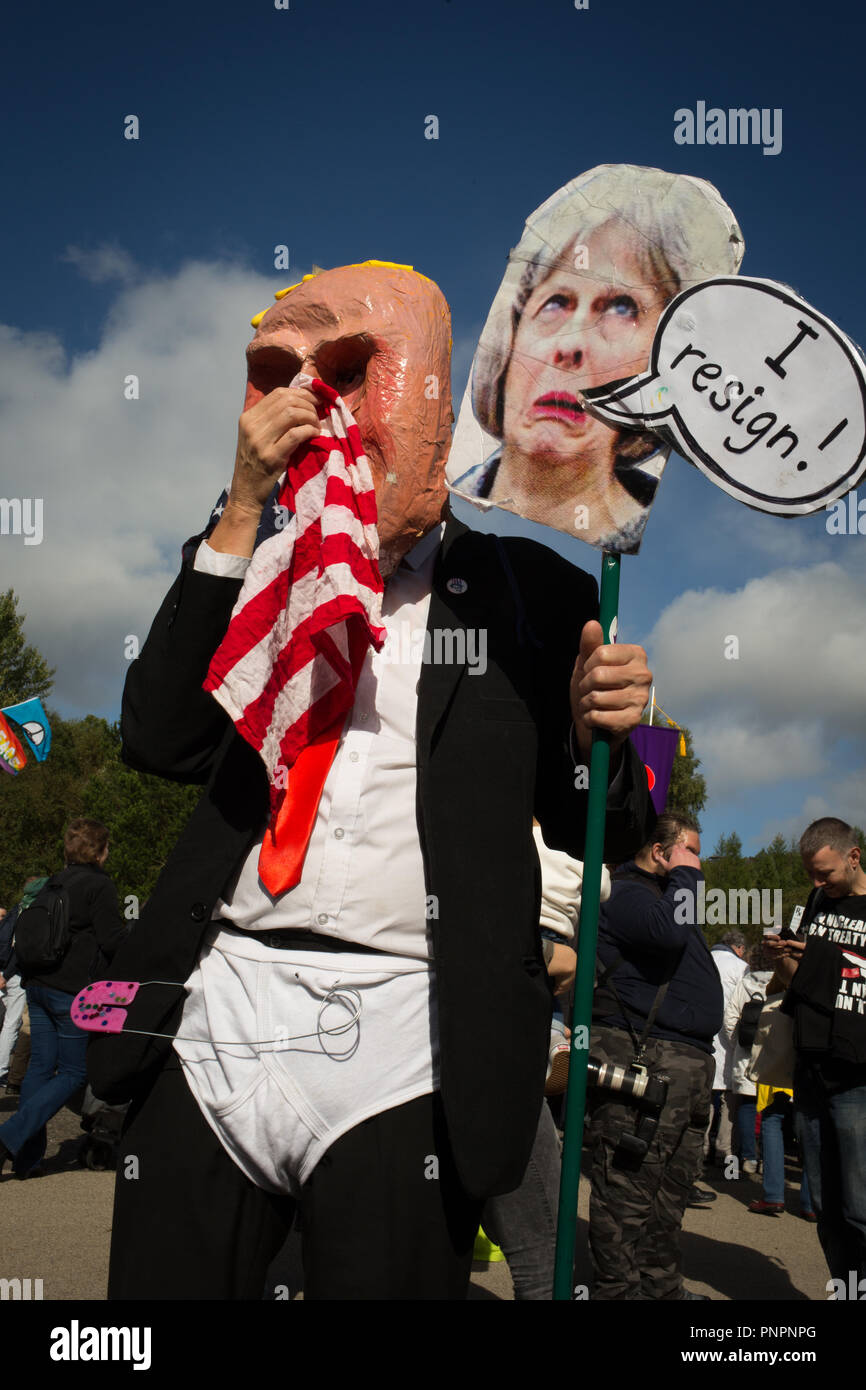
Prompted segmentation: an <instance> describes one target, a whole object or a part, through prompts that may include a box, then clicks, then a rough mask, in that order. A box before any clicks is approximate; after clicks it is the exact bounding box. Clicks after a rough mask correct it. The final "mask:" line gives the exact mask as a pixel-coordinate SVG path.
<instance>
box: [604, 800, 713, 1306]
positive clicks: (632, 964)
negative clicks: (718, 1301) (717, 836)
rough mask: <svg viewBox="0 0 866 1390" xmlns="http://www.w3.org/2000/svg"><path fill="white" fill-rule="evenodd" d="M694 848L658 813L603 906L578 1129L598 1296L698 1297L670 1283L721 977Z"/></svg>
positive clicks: (691, 829) (695, 840)
mask: <svg viewBox="0 0 866 1390" xmlns="http://www.w3.org/2000/svg"><path fill="white" fill-rule="evenodd" d="M700 849H701V844H700V839H699V836H698V827H697V824H696V822H695V821H694V820H692V818H691V817H690V816H687V815H684V814H678V813H676V812H666V813H665V814H664V815H662V816H660V817H659V820H658V822H657V824H656V827H655V831H654V835H653V839H652V840H651V841H650V842H649V843H648V844H646V845H645V846H644V847H643V849H642V850H641V851H640V853H639V854H638V855H637V856H636V857H635V859H634V860H632V861H631V862H629V863H627V864H623V865H620V867H619V868H618V869H617V870H616V871H615V873H614V874H613V875H612V891H611V896H610V899H609V900H608V902H607V903H605V904H604V905H603V907H602V913H601V921H600V923H599V938H598V958H599V975H598V981H597V987H596V995H595V1000H594V1005H593V1026H592V1034H591V1038H590V1060H591V1063H598V1064H599V1065H600V1066H601V1067H602V1070H601V1073H600V1075H598V1083H599V1084H596V1085H594V1086H593V1088H592V1090H591V1092H590V1096H591V1099H590V1116H591V1123H590V1129H589V1144H590V1147H591V1152H592V1196H591V1202H590V1249H591V1252H592V1260H593V1268H594V1273H595V1283H594V1288H593V1297H594V1298H597V1299H647V1298H649V1299H684V1298H699V1297H702V1295H699V1294H692V1293H688V1292H687V1291H686V1290H685V1289H684V1288H683V1282H682V1276H681V1273H680V1262H681V1254H680V1233H681V1227H682V1220H683V1212H684V1210H685V1207H686V1203H687V1201H688V1198H689V1192H690V1189H691V1187H692V1183H693V1182H694V1180H695V1177H696V1176H697V1174H698V1171H699V1169H700V1166H701V1159H702V1151H703V1137H704V1132H705V1130H706V1128H707V1121H708V1117H709V1109H710V1092H711V1086H712V1081H713V1074H714V1061H713V1038H714V1036H715V1034H716V1033H717V1032H718V1030H719V1027H720V1025H721V1021H722V987H721V983H720V981H719V976H718V972H717V971H716V968H715V966H714V964H713V960H712V957H711V955H710V951H709V948H708V947H707V943H706V941H705V940H704V937H703V934H702V932H701V930H700V927H699V926H697V925H696V924H695V921H696V916H697V913H696V897H697V888H698V884H699V883H700V881H701V878H702V874H701V863H700V859H699V858H698V856H699V854H700ZM605 1063H608V1064H614V1066H615V1068H616V1070H615V1071H614V1070H613V1069H612V1068H611V1067H608V1068H606V1069H604V1068H603V1064H605ZM593 1074H594V1069H593V1068H591V1075H593Z"/></svg>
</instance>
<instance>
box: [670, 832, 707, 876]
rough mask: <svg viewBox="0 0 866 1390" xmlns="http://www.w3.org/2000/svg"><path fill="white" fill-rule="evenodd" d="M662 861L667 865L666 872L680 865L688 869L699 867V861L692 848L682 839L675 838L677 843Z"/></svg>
mask: <svg viewBox="0 0 866 1390" xmlns="http://www.w3.org/2000/svg"><path fill="white" fill-rule="evenodd" d="M664 862H665V863H666V864H667V866H668V872H670V870H671V869H676V868H678V867H679V866H680V865H685V866H686V867H687V868H689V869H699V868H700V867H701V861H700V859H699V858H698V856H697V855H696V854H695V852H694V850H691V849H688V848H687V847H686V846H685V845H684V844H683V842H682V840H677V843H676V844H675V845H674V847H673V849H672V850H671V852H670V854H669V855H668V857H667V859H666V860H665V861H664Z"/></svg>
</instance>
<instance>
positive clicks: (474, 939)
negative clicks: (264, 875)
mask: <svg viewBox="0 0 866 1390" xmlns="http://www.w3.org/2000/svg"><path fill="white" fill-rule="evenodd" d="M449 580H451V581H453V580H462V581H463V582H462V583H461V584H454V583H452V584H451V586H450V588H449ZM239 589H240V581H239V580H231V579H224V578H220V577H216V576H212V575H207V574H201V573H197V572H196V571H195V570H193V569H192V568H191V567H189V566H186V567H185V568H184V569H183V570H182V572H181V574H180V576H179V578H178V580H177V581H176V583H175V585H174V587H173V588H172V590H171V592H170V593H169V595H168V597H167V599H166V601H165V603H164V604H163V606H162V608H161V610H160V612H159V614H158V615H157V618H156V620H155V622H154V625H153V629H152V631H151V633H150V636H149V637H148V640H147V643H146V644H145V646H144V648H143V649H142V653H141V656H140V657H139V659H138V661H136V662H135V663H134V664H133V666H132V667H131V669H130V672H129V676H128V679H127V684H126V690H125V694H124V705H123V723H122V727H123V738H124V756H125V758H126V760H127V762H128V763H129V764H130V765H131V766H133V767H135V768H138V769H139V770H141V771H147V772H156V773H160V774H162V775H163V776H167V777H171V778H175V779H178V780H181V781H193V782H195V781H207V790H206V792H205V794H204V796H203V797H202V800H201V802H200V803H199V806H198V807H197V809H196V811H195V812H194V814H193V816H192V818H191V820H190V822H189V824H188V825H187V827H186V829H185V831H184V833H183V835H182V836H181V839H180V841H179V843H178V845H177V847H176V849H175V851H174V853H173V854H172V856H171V858H170V859H169V861H168V863H167V864H166V866H165V869H164V870H163V873H162V874H161V876H160V879H159V881H158V883H157V885H156V888H155V890H154V893H153V895H152V897H151V898H150V899H149V901H148V903H147V905H146V907H145V909H144V911H143V913H142V917H141V920H140V922H139V924H138V926H137V927H136V928H135V930H134V931H133V933H132V934H131V936H130V939H129V940H128V942H127V943H126V945H125V946H124V947H123V948H122V949H121V951H120V952H119V953H118V955H117V957H116V959H115V962H114V966H113V969H114V972H115V976H116V978H119V979H125V978H128V979H130V980H132V979H138V980H149V979H155V980H169V981H171V980H177V981H184V980H186V979H187V978H188V976H189V975H190V974H191V972H192V970H193V968H194V965H195V962H196V959H197V957H198V953H199V946H200V942H201V938H202V935H203V933H204V931H205V929H206V927H207V924H208V922H209V920H210V916H211V911H212V909H213V905H214V903H215V902H216V900H217V899H218V898H219V897H220V896H221V895H222V890H223V889H224V888H225V887H226V885H227V883H228V882H229V880H231V878H232V876H233V875H234V874H236V873H237V871H238V869H239V867H240V864H241V862H242V860H243V857H244V856H245V855H246V853H247V852H248V851H249V849H250V846H251V844H252V843H253V842H254V840H255V838H256V836H257V835H258V834H259V833H260V832H261V829H262V826H263V824H264V821H265V819H266V816H267V810H268V796H267V784H266V777H265V773H264V768H263V764H262V763H261V760H260V758H259V756H258V754H256V753H255V752H254V751H253V750H252V749H251V748H250V747H249V745H248V744H246V743H245V742H244V741H243V740H242V739H241V738H240V737H239V736H237V735H236V733H235V731H234V729H233V728H232V726H231V725H230V724H229V722H228V720H227V717H226V715H225V713H224V712H223V710H222V709H221V708H220V707H219V706H218V705H217V703H216V701H215V700H214V699H213V698H212V697H211V696H210V695H206V694H205V693H204V692H203V691H202V689H201V684H202V681H203V680H204V677H205V674H206V672H207V668H208V665H209V662H210V658H211V656H212V655H213V652H214V650H215V648H216V647H217V645H218V643H219V641H220V640H221V638H222V636H223V634H224V632H225V628H226V625H227V622H228V618H229V615H230V612H231V609H232V606H233V604H234V601H235V599H236V597H237V594H238V592H239ZM454 589H456V590H458V591H459V592H452V590H454ZM595 616H597V591H596V586H595V583H594V581H593V580H592V579H591V578H590V577H589V576H588V575H586V574H584V573H583V572H582V571H580V570H577V569H575V568H573V567H572V566H571V565H569V564H568V563H567V562H566V561H564V560H562V559H561V558H560V557H559V556H557V555H556V554H555V553H554V552H553V551H551V550H548V549H547V548H546V547H544V546H541V545H538V544H537V543H536V542H534V541H527V540H520V539H499V538H496V537H493V536H487V535H482V534H480V533H478V532H474V531H469V530H468V529H467V528H466V527H465V526H463V525H462V524H461V523H459V522H456V521H453V520H451V521H449V522H448V524H447V527H446V530H445V535H444V539H443V544H442V546H441V548H440V551H439V554H438V556H437V561H436V566H435V572H434V579H433V591H432V595H431V602H430V614H429V620H428V628H429V630H430V631H431V632H435V630H436V629H450V630H452V631H455V630H457V631H459V630H460V629H471V628H475V629H479V628H481V629H484V630H485V631H486V634H487V669H486V671H484V673H483V674H472V673H471V669H470V668H469V667H467V666H466V665H465V664H464V665H457V664H438V665H437V664H427V665H424V666H423V668H422V675H421V679H420V684H419V696H418V723H417V757H418V780H417V797H416V814H417V820H418V827H419V834H420V838H421V846H422V850H423V856H424V864H425V873H426V880H427V892H428V894H430V895H435V897H436V899H437V900H438V912H439V915H438V918H434V919H432V920H431V921H430V923H429V925H430V927H431V928H432V937H433V949H434V959H435V970H436V999H437V1008H438V1026H439V1045H440V1065H441V1088H442V1098H443V1103H444V1107H445V1113H446V1117H447V1122H448V1126H449V1134H450V1139H451V1143H452V1146H453V1149H454V1153H455V1156H456V1160H457V1163H458V1166H459V1170H460V1173H461V1177H462V1179H463V1182H464V1183H465V1185H466V1187H467V1189H468V1190H469V1191H470V1192H471V1193H473V1194H476V1195H478V1196H486V1195H489V1194H493V1193H497V1192H506V1191H509V1190H510V1189H512V1188H514V1187H516V1186H517V1185H518V1184H519V1183H520V1181H521V1179H522V1176H523V1171H524V1169H525V1166H526V1162H527V1159H528V1156H529V1151H530V1148H531V1145H532V1141H533V1138H534V1134H535V1128H536V1124H537V1119H538V1112H539V1108H540V1104H541V1099H542V1091H543V1084H544V1075H545V1066H546V1057H547V1052H548V1046H549V1024H550V1013H551V997H550V988H549V984H548V979H547V974H546V971H545V968H544V961H543V957H542V952H541V943H540V936H539V930H538V920H539V905H540V873H539V866H538V858H537V855H536V852H535V847H534V843H533V839H532V833H531V831H532V817H533V813H534V814H535V815H536V816H537V818H538V820H539V821H540V823H541V826H542V830H543V833H544V838H545V840H546V841H547V843H548V844H549V845H550V846H551V847H552V848H556V849H563V850H567V851H568V852H570V853H571V854H573V855H575V856H576V857H578V858H582V857H583V839H584V828H585V815H586V800H587V794H586V792H585V791H579V790H575V786H574V781H575V777H574V768H573V764H572V760H571V757H570V756H569V752H568V732H569V729H570V726H571V715H570V710H569V701H568V687H569V679H570V676H571V671H572V668H573V665H574V661H575V657H576V654H577V650H578V646H579V641H580V633H581V629H582V627H583V625H584V623H585V622H587V621H588V620H589V619H590V618H593V617H595ZM434 650H435V646H434ZM621 781H622V794H621V795H620V797H619V798H618V800H617V803H616V804H615V805H612V804H610V798H609V807H608V818H607V835H606V844H605V851H606V856H607V857H608V858H612V859H616V860H620V859H624V858H627V857H629V856H630V855H631V854H633V853H634V852H635V851H636V849H637V848H638V847H639V846H640V845H641V844H643V843H644V842H645V841H646V839H647V838H648V834H649V831H650V829H651V826H652V823H653V820H654V817H653V813H652V809H651V805H650V802H649V796H648V792H647V786H646V777H645V774H644V771H643V767H642V764H641V763H640V760H639V759H638V758H637V755H636V754H635V753H634V751H633V749H632V748H631V745H630V744H628V745H626V751H625V754H624V758H623V776H622V779H621ZM407 810H408V808H407ZM383 892H387V879H385V880H384V881H383ZM181 1003H182V997H180V999H179V991H178V990H176V989H175V990H172V989H171V988H169V987H165V986H161V985H154V986H152V987H150V988H148V989H146V990H142V991H140V992H139V995H138V997H137V998H136V1000H135V1001H134V1003H133V1005H132V1007H131V1008H130V1011H129V1019H128V1026H129V1027H132V1028H144V1029H148V1028H149V1029H153V1030H154V1031H156V1032H163V1031H164V1032H171V1031H172V1030H173V1029H176V1027H177V1021H178V1018H179V1012H180V1004H181ZM395 1042H396V1043H398V1042H399V1040H395ZM168 1046H169V1044H168V1043H166V1042H163V1041H159V1040H156V1039H149V1038H137V1037H134V1036H131V1035H128V1034H127V1035H120V1036H117V1037H113V1038H99V1039H96V1040H95V1042H94V1044H93V1045H92V1047H91V1059H90V1064H91V1080H92V1084H93V1087H94V1090H95V1092H96V1093H97V1095H100V1096H102V1097H104V1098H105V1099H114V1100H121V1099H128V1098H129V1096H130V1095H131V1094H133V1092H134V1090H135V1089H137V1088H140V1087H142V1086H146V1085H147V1084H148V1079H149V1078H152V1076H153V1075H154V1074H155V1072H156V1070H158V1068H159V1067H160V1066H161V1064H162V1061H163V1060H164V1056H165V1053H166V1050H167V1048H168Z"/></svg>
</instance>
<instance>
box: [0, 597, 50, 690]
mask: <svg viewBox="0 0 866 1390" xmlns="http://www.w3.org/2000/svg"><path fill="white" fill-rule="evenodd" d="M53 677H54V671H53V669H52V667H50V666H49V665H48V664H47V662H46V661H44V660H43V658H42V657H41V656H40V655H39V652H38V651H37V650H36V648H35V647H30V646H28V645H27V642H26V641H25V638H24V614H23V613H19V612H18V600H17V598H16V597H15V593H14V591H13V590H12V589H7V590H6V593H5V594H0V706H3V705H17V704H18V703H19V701H21V700H28V699H30V698H31V697H32V696H36V697H38V698H39V699H43V698H44V697H45V696H46V695H47V694H48V692H49V691H50V689H51V686H52V683H53Z"/></svg>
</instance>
